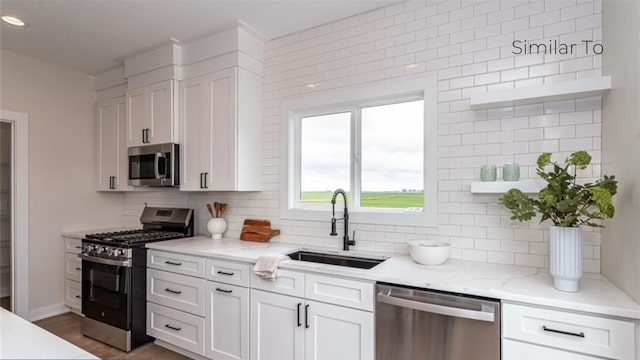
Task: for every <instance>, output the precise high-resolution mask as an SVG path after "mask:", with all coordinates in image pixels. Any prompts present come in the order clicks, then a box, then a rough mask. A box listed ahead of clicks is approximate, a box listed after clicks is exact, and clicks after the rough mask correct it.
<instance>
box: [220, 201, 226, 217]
mask: <svg viewBox="0 0 640 360" xmlns="http://www.w3.org/2000/svg"><path fill="white" fill-rule="evenodd" d="M225 211H227V204H226V203H222V204H220V217H222V214H224V212H225Z"/></svg>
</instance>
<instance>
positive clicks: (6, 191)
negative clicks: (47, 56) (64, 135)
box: [0, 121, 13, 311]
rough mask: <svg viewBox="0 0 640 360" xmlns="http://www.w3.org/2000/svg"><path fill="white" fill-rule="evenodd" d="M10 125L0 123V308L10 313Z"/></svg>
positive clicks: (11, 142)
mask: <svg viewBox="0 0 640 360" xmlns="http://www.w3.org/2000/svg"><path fill="white" fill-rule="evenodd" d="M11 133H12V124H11V123H10V122H4V121H3V122H0V307H1V308H4V309H7V310H9V311H11V253H12V251H11V233H12V231H11V228H12V227H13V225H12V224H11V210H12V205H11V188H12V187H11V163H12V161H11V160H12V156H11V153H12V149H13V139H12V136H11Z"/></svg>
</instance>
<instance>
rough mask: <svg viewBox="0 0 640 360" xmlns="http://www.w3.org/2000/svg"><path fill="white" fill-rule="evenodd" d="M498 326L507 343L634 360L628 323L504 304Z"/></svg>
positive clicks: (633, 339) (633, 336)
mask: <svg viewBox="0 0 640 360" xmlns="http://www.w3.org/2000/svg"><path fill="white" fill-rule="evenodd" d="M502 326H503V329H502V331H503V336H504V337H505V338H509V339H514V340H520V341H526V342H529V343H534V344H540V345H543V346H550V347H555V348H560V349H565V350H570V351H576V352H580V353H586V354H590V355H595V356H601V357H606V358H612V359H633V357H634V356H635V349H634V348H635V345H634V341H635V329H634V324H633V322H631V321H623V320H615V319H608V318H603V317H599V316H593V315H584V314H575V313H568V312H564V311H559V310H550V309H543V308H537V307H529V306H522V305H515V304H504V306H503V312H502Z"/></svg>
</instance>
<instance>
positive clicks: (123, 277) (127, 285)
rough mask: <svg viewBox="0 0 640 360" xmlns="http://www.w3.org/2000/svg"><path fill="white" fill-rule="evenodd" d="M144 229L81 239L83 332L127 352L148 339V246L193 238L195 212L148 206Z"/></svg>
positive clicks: (143, 215)
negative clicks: (146, 245) (149, 243)
mask: <svg viewBox="0 0 640 360" xmlns="http://www.w3.org/2000/svg"><path fill="white" fill-rule="evenodd" d="M140 222H141V223H142V226H143V228H142V229H137V230H127V231H119V232H108V233H100V234H87V235H85V237H84V239H82V252H81V253H80V255H79V256H80V257H81V258H82V312H83V314H84V315H85V317H84V318H83V319H82V334H84V335H86V336H89V337H91V338H94V339H96V340H99V341H102V342H104V343H106V344H109V345H111V346H114V347H117V348H119V349H122V350H124V351H130V350H131V349H133V348H135V347H136V346H139V345H141V344H144V343H146V342H148V341H151V340H153V338H151V337H149V336H147V335H146V304H147V302H146V288H147V286H146V265H147V249H146V248H145V247H144V245H145V244H146V243H148V242H155V241H162V240H171V239H179V238H183V237H191V236H193V209H178V208H157V207H145V208H144V210H143V212H142V215H141V216H140Z"/></svg>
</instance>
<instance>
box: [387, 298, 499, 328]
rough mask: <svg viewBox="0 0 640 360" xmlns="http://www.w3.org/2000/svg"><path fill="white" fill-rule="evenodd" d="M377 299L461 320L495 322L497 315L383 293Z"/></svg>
mask: <svg viewBox="0 0 640 360" xmlns="http://www.w3.org/2000/svg"><path fill="white" fill-rule="evenodd" d="M376 299H377V300H378V302H381V303H385V304H389V305H394V306H399V307H404V308H408V309H412V310H418V311H424V312H429V313H434V314H440V315H446V316H453V317H459V318H465V319H472V320H480V321H487V322H495V314H494V313H493V312H489V311H477V310H468V309H461V308H456V307H450V306H443V305H437V304H430V303H425V302H421V301H413V300H407V299H403V298H398V297H395V296H390V295H385V294H383V293H382V292H380V293H378V296H376Z"/></svg>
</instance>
